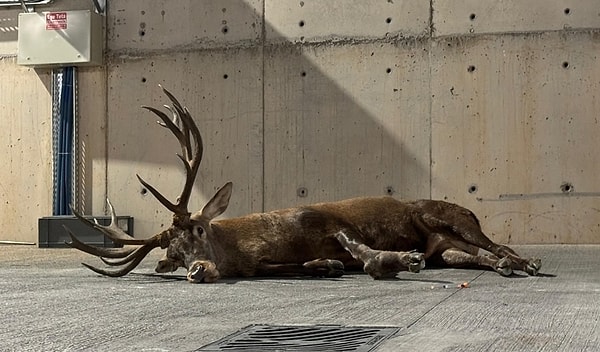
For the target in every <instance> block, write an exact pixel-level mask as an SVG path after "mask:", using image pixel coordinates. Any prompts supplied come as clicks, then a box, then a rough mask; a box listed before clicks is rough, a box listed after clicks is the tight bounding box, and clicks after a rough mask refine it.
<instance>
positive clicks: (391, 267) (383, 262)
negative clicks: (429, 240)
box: [334, 231, 425, 279]
mask: <svg viewBox="0 0 600 352" xmlns="http://www.w3.org/2000/svg"><path fill="white" fill-rule="evenodd" d="M334 237H335V238H336V239H337V240H338V241H339V242H340V244H341V245H342V246H344V248H345V249H346V250H347V251H348V252H350V254H351V255H352V257H354V259H356V260H359V261H361V262H362V263H363V264H364V266H363V269H364V271H365V272H366V273H367V274H369V275H371V277H373V278H374V279H382V278H389V277H394V276H396V274H398V272H400V271H407V270H408V271H410V272H413V273H418V272H419V271H420V270H421V269H423V268H424V267H425V259H424V258H425V256H424V254H423V253H417V252H392V251H380V250H375V249H372V248H370V247H369V246H367V245H365V244H363V243H361V242H359V241H357V240H356V239H355V238H353V237H352V236H351V235H350V234H349V233H348V232H344V231H339V232H337V233H336V234H335V235H334Z"/></svg>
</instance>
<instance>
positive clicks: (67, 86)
mask: <svg viewBox="0 0 600 352" xmlns="http://www.w3.org/2000/svg"><path fill="white" fill-rule="evenodd" d="M75 73H76V70H75V68H74V67H65V68H63V69H62V74H61V76H62V77H61V78H62V79H61V80H59V86H60V89H57V90H58V92H56V93H59V94H60V95H59V98H58V115H57V116H56V118H55V119H54V123H53V124H54V127H53V133H54V138H53V139H54V142H55V146H54V151H55V155H54V182H53V184H54V200H53V208H52V214H53V215H70V214H71V209H70V206H71V204H72V198H73V185H74V183H73V178H74V172H73V171H74V167H73V166H74V164H73V159H74V143H73V142H74V130H75V126H74V124H75V116H74V115H75V114H74V111H75V98H74V97H75ZM55 88H56V86H55ZM55 101H56V100H55Z"/></svg>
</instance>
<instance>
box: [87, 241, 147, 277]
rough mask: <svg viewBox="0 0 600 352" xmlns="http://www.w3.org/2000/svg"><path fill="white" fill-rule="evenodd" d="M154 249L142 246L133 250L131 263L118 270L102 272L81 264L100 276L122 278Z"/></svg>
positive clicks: (102, 270)
mask: <svg viewBox="0 0 600 352" xmlns="http://www.w3.org/2000/svg"><path fill="white" fill-rule="evenodd" d="M154 248H155V247H154V246H142V247H140V248H138V249H136V250H135V253H136V255H135V256H134V257H133V258H132V260H131V262H130V263H129V264H128V265H127V266H125V267H123V268H121V269H119V270H114V271H112V270H104V269H100V268H96V267H94V266H91V265H89V264H86V263H81V264H82V265H83V266H85V267H86V268H88V269H90V270H92V271H94V272H96V273H98V274H101V275H105V276H111V277H119V276H123V275H126V274H127V273H129V272H130V271H131V270H133V269H135V267H136V266H138V264H139V263H140V262H141V261H142V259H144V258H145V257H146V255H147V254H148V253H150V251H151V250H153V249H154Z"/></svg>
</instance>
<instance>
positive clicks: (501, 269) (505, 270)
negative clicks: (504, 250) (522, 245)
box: [440, 248, 515, 276]
mask: <svg viewBox="0 0 600 352" xmlns="http://www.w3.org/2000/svg"><path fill="white" fill-rule="evenodd" d="M440 260H441V261H442V263H443V264H444V265H446V266H449V267H453V268H465V267H476V268H480V267H486V268H491V269H492V270H494V271H496V272H497V273H498V274H500V275H502V276H510V275H512V273H513V266H514V265H515V264H514V263H513V262H512V261H511V260H510V258H509V257H507V256H506V257H503V258H498V257H496V256H495V255H493V254H490V255H475V254H471V253H467V252H465V251H463V250H461V249H458V248H448V249H446V250H444V251H443V252H442V253H441V255H440Z"/></svg>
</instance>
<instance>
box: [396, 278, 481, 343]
mask: <svg viewBox="0 0 600 352" xmlns="http://www.w3.org/2000/svg"><path fill="white" fill-rule="evenodd" d="M484 273H485V271H482V272H480V273H479V275H477V276H475V277H474V278H473V279H472V280H470V281H469V283H471V282H473V281H475V280H477V279H478V278H479V277H481V275H483V274H484ZM459 291H462V289H457V290H454V291H453V292H451V293H450V294H449V295H448V296H446V297H444V298H442V300H441V301H439V302H437V303H436V304H434V305H433V306H431V307H430V308H429V309H427V310H426V311H425V312H423V314H421V315H420V316H418V317H417V318H416V319H415V320H413V321H412V322H411V323H410V324H408V325H406V327H405V328H404V329H403V330H402V331H403V332H405V331H406V330H408V329H410V328H411V327H412V326H413V325H415V324H416V323H418V322H419V321H420V320H421V319H423V318H424V317H425V316H426V315H428V314H429V313H431V312H432V311H433V310H434V309H436V308H437V307H439V306H440V305H442V303H444V302H446V301H447V300H449V299H450V298H451V297H453V296H454V295H456V294H457V293H458V292H459Z"/></svg>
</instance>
